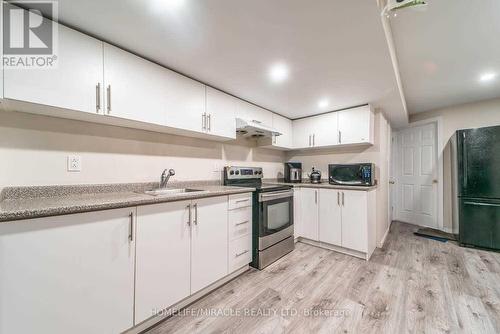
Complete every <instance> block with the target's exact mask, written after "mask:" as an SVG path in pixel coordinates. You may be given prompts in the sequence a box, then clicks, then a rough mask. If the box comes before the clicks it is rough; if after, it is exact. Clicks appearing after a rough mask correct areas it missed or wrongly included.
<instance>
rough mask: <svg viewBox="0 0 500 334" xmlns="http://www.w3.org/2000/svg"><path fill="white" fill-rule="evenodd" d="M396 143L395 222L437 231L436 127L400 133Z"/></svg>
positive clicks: (416, 127)
mask: <svg viewBox="0 0 500 334" xmlns="http://www.w3.org/2000/svg"><path fill="white" fill-rule="evenodd" d="M396 140H397V146H398V154H397V157H396V159H397V164H396V168H397V184H396V185H397V192H396V196H397V197H396V200H395V202H396V219H397V220H401V221H404V222H408V223H411V224H415V225H421V226H428V227H432V228H438V220H437V211H438V210H437V190H438V189H437V179H438V177H437V174H438V172H437V130H436V125H435V124H434V123H432V124H427V125H422V126H415V127H411V128H408V129H405V130H402V131H400V132H398V134H397V136H396Z"/></svg>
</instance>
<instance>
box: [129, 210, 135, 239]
mask: <svg viewBox="0 0 500 334" xmlns="http://www.w3.org/2000/svg"><path fill="white" fill-rule="evenodd" d="M129 218H130V220H129V225H128V240H129V241H130V242H132V241H134V213H133V212H131V213H130V214H129Z"/></svg>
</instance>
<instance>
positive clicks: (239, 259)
mask: <svg viewBox="0 0 500 334" xmlns="http://www.w3.org/2000/svg"><path fill="white" fill-rule="evenodd" d="M250 262H252V235H251V234H249V235H246V236H243V237H241V238H239V239H236V240H233V241H231V242H230V243H229V272H230V273H231V272H233V271H235V270H238V269H240V268H241V267H243V266H245V265H247V264H249V263H250Z"/></svg>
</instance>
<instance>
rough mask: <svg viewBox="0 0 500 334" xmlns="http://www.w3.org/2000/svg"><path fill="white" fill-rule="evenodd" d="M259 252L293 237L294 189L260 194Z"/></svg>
mask: <svg viewBox="0 0 500 334" xmlns="http://www.w3.org/2000/svg"><path fill="white" fill-rule="evenodd" d="M259 211H260V212H259V250H263V249H265V248H267V247H269V246H272V245H274V244H275V243H277V242H280V241H281V240H284V239H286V238H288V237H290V236H292V235H293V189H287V190H280V191H273V192H264V193H260V194H259Z"/></svg>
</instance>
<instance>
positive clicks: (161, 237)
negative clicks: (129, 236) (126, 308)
mask: <svg viewBox="0 0 500 334" xmlns="http://www.w3.org/2000/svg"><path fill="white" fill-rule="evenodd" d="M190 204H191V202H190V201H182V202H173V203H166V204H158V205H149V206H140V207H138V208H137V250H136V261H137V262H136V287H135V323H136V324H138V323H140V322H142V321H144V320H146V319H148V318H150V317H151V316H153V315H154V312H155V311H159V310H162V309H164V308H167V307H170V306H172V305H174V304H175V303H177V302H179V301H180V300H182V299H184V298H186V297H188V296H189V294H190V283H191V282H190V272H191V268H190V263H191V262H190V261H191V227H190V221H189V205H190Z"/></svg>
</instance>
